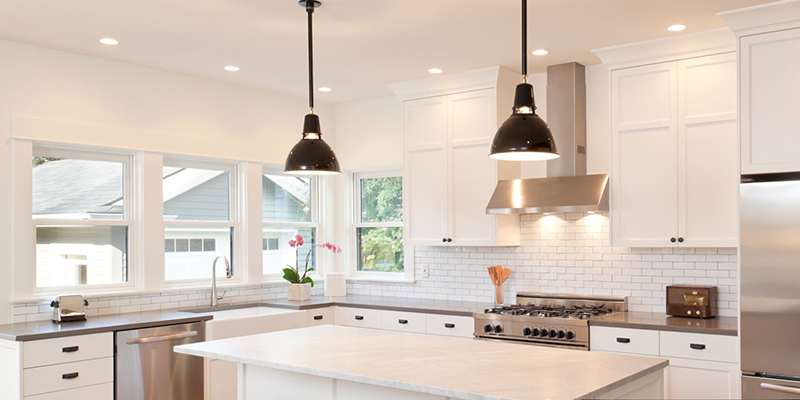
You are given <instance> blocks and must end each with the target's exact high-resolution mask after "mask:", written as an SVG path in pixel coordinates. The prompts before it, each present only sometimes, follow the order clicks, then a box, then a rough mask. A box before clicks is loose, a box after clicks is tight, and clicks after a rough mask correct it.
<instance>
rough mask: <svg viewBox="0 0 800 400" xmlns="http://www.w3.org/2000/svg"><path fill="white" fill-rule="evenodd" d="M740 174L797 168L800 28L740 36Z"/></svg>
mask: <svg viewBox="0 0 800 400" xmlns="http://www.w3.org/2000/svg"><path fill="white" fill-rule="evenodd" d="M739 52H740V57H741V62H740V73H741V80H740V84H741V89H740V90H741V103H740V104H741V113H742V115H741V168H742V174H759V173H769V172H793V171H800V151H797V149H798V148H800V119H798V118H797V110H800V96H798V93H800V77H798V72H797V71H798V70H800V29H790V30H783V31H778V32H768V33H762V34H760V35H753V36H744V37H742V38H740V42H739Z"/></svg>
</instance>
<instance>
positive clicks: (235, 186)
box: [159, 156, 247, 288]
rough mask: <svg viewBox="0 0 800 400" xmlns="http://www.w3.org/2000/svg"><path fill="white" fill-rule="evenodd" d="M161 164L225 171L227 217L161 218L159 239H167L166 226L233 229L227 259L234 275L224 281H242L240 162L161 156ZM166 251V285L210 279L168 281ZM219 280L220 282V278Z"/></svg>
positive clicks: (199, 282)
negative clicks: (227, 195)
mask: <svg viewBox="0 0 800 400" xmlns="http://www.w3.org/2000/svg"><path fill="white" fill-rule="evenodd" d="M163 167H176V168H195V169H205V170H215V171H225V172H228V185H229V187H228V193H229V199H228V221H170V220H166V219H164V230H163V232H162V235H163V236H162V238H161V239H162V242H163V241H164V240H165V239H166V230H167V228H170V227H173V228H193V227H194V228H230V229H232V230H233V231H232V232H233V233H232V234H233V237H232V240H231V258H232V260H229V261H230V262H231V267H232V268H233V277H232V278H231V279H226V280H225V281H224V283H225V284H234V283H244V282H245V280H246V276H247V272H246V271H247V264H246V262H243V261H244V260H245V259H246V258H245V254H244V251H243V247H244V246H242V244H243V243H244V241H243V240H241V239H240V238H241V237H244V232H243V231H242V229H241V227H242V224H241V223H240V218H241V213H240V211H239V210H240V204H239V181H240V176H239V173H238V171H239V166H238V165H237V164H235V163H223V162H216V161H198V160H196V159H185V158H178V157H166V156H165V157H164V160H163ZM159 184H160V185H162V187H163V185H164V183H163V180H162V182H159ZM161 214H162V217H161V218H162V219H163V218H164V217H163V209H162V213H161ZM166 254H167V253H166V252H164V276H162V277H161V280H162V281H163V282H164V287H165V288H173V287H184V286H188V287H194V286H199V285H200V284H206V283H209V282H211V278H209V279H182V280H174V281H168V280H167V279H166V271H167V268H168V267H167V263H166ZM217 268H224V267H220V266H219V264H218V265H217ZM208 270H209V271H211V264H209V265H208ZM220 283H223V282H222V281H221V280H220Z"/></svg>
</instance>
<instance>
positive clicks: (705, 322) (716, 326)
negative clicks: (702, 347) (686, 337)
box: [590, 311, 739, 336]
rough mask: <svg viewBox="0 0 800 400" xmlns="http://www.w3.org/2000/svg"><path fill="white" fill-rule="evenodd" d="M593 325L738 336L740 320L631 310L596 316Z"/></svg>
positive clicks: (592, 320)
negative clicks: (685, 316)
mask: <svg viewBox="0 0 800 400" xmlns="http://www.w3.org/2000/svg"><path fill="white" fill-rule="evenodd" d="M590 324H591V325H593V326H613V327H618V328H635V329H650V330H659V331H675V332H690V333H708V334H714V335H730V336H736V334H737V332H738V326H739V324H738V321H737V318H736V317H716V318H711V319H699V318H683V317H670V316H668V315H666V314H661V313H648V312H635V311H629V312H624V313H618V314H611V315H607V316H604V317H596V318H592V319H591V320H590Z"/></svg>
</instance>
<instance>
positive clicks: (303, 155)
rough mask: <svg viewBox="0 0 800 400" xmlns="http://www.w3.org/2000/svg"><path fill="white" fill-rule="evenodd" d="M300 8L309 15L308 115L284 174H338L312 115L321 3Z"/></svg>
mask: <svg viewBox="0 0 800 400" xmlns="http://www.w3.org/2000/svg"><path fill="white" fill-rule="evenodd" d="M299 4H300V6H301V7H303V8H305V9H306V13H307V14H308V107H309V108H310V109H311V112H309V113H308V114H306V117H305V121H304V122H303V138H302V139H300V141H299V142H297V144H296V145H294V147H292V150H291V151H290V152H289V156H288V157H286V165H285V167H284V169H283V171H284V172H286V173H287V174H292V175H335V174H341V173H342V171H341V170H340V169H339V160H338V159H337V158H336V154H335V153H334V152H333V149H332V148H331V146H329V145H328V144H327V143H325V141H324V140H322V129H321V128H320V125H319V116H317V114H314V35H313V31H312V28H311V27H312V15H313V14H314V9H315V8H318V7H320V6H321V5H322V3H320V2H319V1H305V0H303V1H300V2H299Z"/></svg>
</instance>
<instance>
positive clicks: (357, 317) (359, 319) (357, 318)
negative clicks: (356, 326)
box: [356, 315, 364, 321]
mask: <svg viewBox="0 0 800 400" xmlns="http://www.w3.org/2000/svg"><path fill="white" fill-rule="evenodd" d="M363 320H364V316H363V315H356V321H363Z"/></svg>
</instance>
